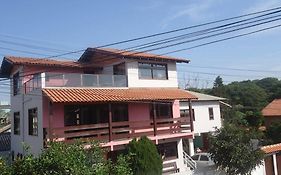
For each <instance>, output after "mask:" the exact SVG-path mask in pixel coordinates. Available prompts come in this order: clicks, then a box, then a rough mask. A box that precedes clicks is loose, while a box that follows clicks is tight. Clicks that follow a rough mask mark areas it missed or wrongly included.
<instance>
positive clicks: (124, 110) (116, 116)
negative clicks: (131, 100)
mask: <svg viewBox="0 0 281 175" xmlns="http://www.w3.org/2000/svg"><path fill="white" fill-rule="evenodd" d="M111 110H112V121H113V122H120V121H128V105H127V104H113V105H112V108H111Z"/></svg>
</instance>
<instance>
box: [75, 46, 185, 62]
mask: <svg viewBox="0 0 281 175" xmlns="http://www.w3.org/2000/svg"><path fill="white" fill-rule="evenodd" d="M94 53H102V54H104V55H106V56H107V57H112V58H113V57H115V58H116V57H117V58H118V57H119V58H123V59H145V60H151V61H172V62H178V63H189V62H190V60H187V59H184V58H175V57H170V56H164V55H157V54H152V53H147V52H136V51H128V50H119V49H112V48H87V49H86V51H85V52H84V53H83V55H82V56H81V57H80V59H79V61H83V60H85V59H88V57H89V56H92V55H93V54H94ZM99 59H100V58H99Z"/></svg>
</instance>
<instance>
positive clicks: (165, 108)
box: [150, 103, 173, 119]
mask: <svg viewBox="0 0 281 175" xmlns="http://www.w3.org/2000/svg"><path fill="white" fill-rule="evenodd" d="M154 106H155V108H156V118H160V119H161V118H172V117H173V116H172V104H171V103H158V104H155V105H153V104H151V105H150V118H153V115H154Z"/></svg>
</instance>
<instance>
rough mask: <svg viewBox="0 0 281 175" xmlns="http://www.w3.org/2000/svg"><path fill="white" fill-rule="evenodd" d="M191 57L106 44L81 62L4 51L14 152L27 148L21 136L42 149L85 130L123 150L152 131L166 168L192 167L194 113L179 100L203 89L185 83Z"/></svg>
mask: <svg viewBox="0 0 281 175" xmlns="http://www.w3.org/2000/svg"><path fill="white" fill-rule="evenodd" d="M188 62H189V61H188V60H186V59H177V58H172V57H167V56H158V55H154V54H148V53H134V52H124V51H120V50H116V49H105V48H99V49H94V48H88V49H87V50H86V51H85V52H84V54H83V55H82V56H81V57H80V59H79V60H78V61H76V62H73V61H56V60H49V59H36V58H22V57H4V59H3V61H2V65H1V76H2V77H9V78H11V79H12V81H11V92H12V95H11V123H12V133H11V139H12V140H11V142H12V148H11V150H12V152H13V153H14V155H17V154H25V152H24V149H23V146H22V142H24V143H25V144H27V145H29V146H30V151H31V153H33V154H39V153H40V152H41V150H42V149H43V148H44V147H45V146H46V145H47V144H48V142H49V141H63V142H72V141H73V140H74V139H77V138H81V139H94V140H98V141H100V142H101V146H103V147H108V148H109V150H110V151H111V154H108V155H111V156H116V155H117V154H118V153H119V152H120V151H122V150H123V149H124V148H125V146H126V144H128V143H129V141H130V140H132V139H133V138H136V137H140V136H143V135H146V136H148V137H149V138H150V139H151V140H152V141H153V142H155V143H156V145H157V147H158V149H159V151H160V153H162V154H163V157H164V166H163V167H165V168H166V169H165V171H167V173H171V172H168V171H169V168H171V169H170V170H172V171H174V172H176V171H179V172H185V171H188V168H187V163H188V160H187V159H188V155H187V154H186V153H184V151H183V144H182V140H183V138H187V139H188V138H190V139H192V138H193V128H192V122H193V121H192V120H190V117H181V116H180V107H179V101H180V100H186V101H189V100H192V99H196V98H197V97H195V96H194V95H192V94H190V93H188V92H186V91H184V90H180V89H178V80H177V69H176V63H188ZM214 114H216V112H215V113H214ZM169 165H170V166H171V167H169Z"/></svg>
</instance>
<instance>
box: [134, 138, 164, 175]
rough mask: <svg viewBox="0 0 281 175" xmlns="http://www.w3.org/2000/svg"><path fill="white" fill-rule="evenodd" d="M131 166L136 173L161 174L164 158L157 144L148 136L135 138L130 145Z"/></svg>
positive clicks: (139, 174)
mask: <svg viewBox="0 0 281 175" xmlns="http://www.w3.org/2000/svg"><path fill="white" fill-rule="evenodd" d="M128 149H129V155H131V167H132V170H133V173H134V175H144V174H146V175H161V174H162V159H161V157H160V155H159V153H158V151H157V148H156V146H155V144H153V142H152V141H151V140H149V139H148V138H147V137H141V138H140V139H139V140H136V139H133V140H132V141H131V142H130V143H129V145H128Z"/></svg>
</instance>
